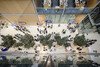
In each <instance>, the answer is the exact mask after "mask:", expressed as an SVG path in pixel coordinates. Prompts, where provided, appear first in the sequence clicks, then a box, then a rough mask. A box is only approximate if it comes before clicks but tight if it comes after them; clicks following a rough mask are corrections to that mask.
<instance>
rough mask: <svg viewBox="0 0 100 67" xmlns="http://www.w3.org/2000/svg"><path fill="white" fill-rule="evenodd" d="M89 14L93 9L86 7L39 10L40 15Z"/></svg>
mask: <svg viewBox="0 0 100 67" xmlns="http://www.w3.org/2000/svg"><path fill="white" fill-rule="evenodd" d="M63 11H64V14H87V13H89V12H90V11H91V9H89V8H87V7H84V9H83V8H66V9H53V8H49V9H45V8H37V12H38V14H62V13H63Z"/></svg>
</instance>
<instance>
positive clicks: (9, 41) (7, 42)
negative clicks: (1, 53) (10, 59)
mask: <svg viewBox="0 0 100 67" xmlns="http://www.w3.org/2000/svg"><path fill="white" fill-rule="evenodd" d="M1 37H2V40H3V43H2V44H1V46H4V47H7V48H10V47H12V46H13V45H14V44H15V43H16V40H14V38H13V37H12V36H11V35H6V36H4V35H1Z"/></svg>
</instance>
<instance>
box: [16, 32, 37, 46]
mask: <svg viewBox="0 0 100 67" xmlns="http://www.w3.org/2000/svg"><path fill="white" fill-rule="evenodd" d="M15 38H16V37H15ZM17 39H18V40H19V43H17V44H15V46H22V45H23V46H24V47H25V48H30V47H33V46H34V45H35V42H34V38H33V36H32V35H30V34H25V35H21V36H19V37H17Z"/></svg>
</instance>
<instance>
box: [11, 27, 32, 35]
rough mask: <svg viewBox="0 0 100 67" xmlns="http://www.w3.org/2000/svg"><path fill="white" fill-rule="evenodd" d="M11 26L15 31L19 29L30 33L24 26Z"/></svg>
mask: <svg viewBox="0 0 100 67" xmlns="http://www.w3.org/2000/svg"><path fill="white" fill-rule="evenodd" d="M13 27H14V28H15V29H16V30H17V31H18V30H19V31H21V32H23V33H26V32H28V33H30V31H29V30H28V29H27V28H26V27H24V26H20V25H14V26H13Z"/></svg>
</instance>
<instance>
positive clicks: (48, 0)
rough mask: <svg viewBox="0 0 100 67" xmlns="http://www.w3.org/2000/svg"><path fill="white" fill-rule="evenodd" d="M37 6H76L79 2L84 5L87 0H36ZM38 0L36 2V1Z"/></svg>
mask: <svg viewBox="0 0 100 67" xmlns="http://www.w3.org/2000/svg"><path fill="white" fill-rule="evenodd" d="M35 2H36V5H37V7H45V6H49V7H55V8H60V7H64V6H68V7H77V6H79V5H80V4H83V5H84V6H85V5H86V2H87V0H36V1H35ZM37 2H38V3H37Z"/></svg>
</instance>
